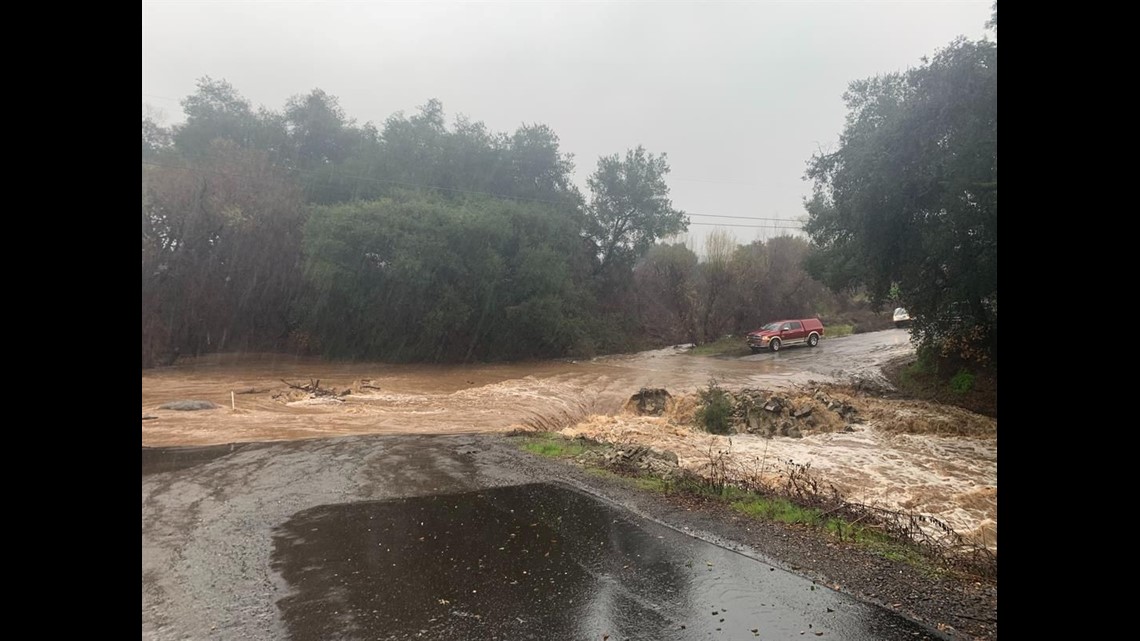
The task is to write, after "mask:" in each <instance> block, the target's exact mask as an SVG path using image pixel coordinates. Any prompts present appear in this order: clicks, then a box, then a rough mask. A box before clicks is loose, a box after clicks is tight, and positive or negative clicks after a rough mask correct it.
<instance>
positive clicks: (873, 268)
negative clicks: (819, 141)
mask: <svg viewBox="0 0 1140 641" xmlns="http://www.w3.org/2000/svg"><path fill="white" fill-rule="evenodd" d="M844 97H845V100H846V102H847V107H848V109H849V113H848V116H847V122H846V126H845V127H844V131H843V135H842V137H841V139H840V147H839V149H838V150H837V151H835V152H833V153H829V154H819V155H816V156H814V157H813V158H812V159H811V161H810V163H809V169H808V172H807V175H808V177H809V178H810V179H812V180H813V181H814V183H815V189H814V195H813V197H812V198H811V199H810V200H809V201H808V202H807V203H806V206H807V209H808V214H809V218H808V222H807V224H806V226H805V230H806V231H807V232H808V233H809V235H810V236H811V238H812V240H813V242H814V243H815V244H816V245H817V246H818V248H819V249H820V252H819V253H818V255H817V256H815V257H814V258H813V260H812V263H811V267H812V270H813V273H814V274H815V275H816V276H817V277H819V278H821V279H823V280H825V281H827V282H828V284H829V285H831V286H832V287H835V288H839V287H843V286H851V285H865V286H866V288H867V292H868V294H869V295H870V297H871V300H872V302H873V303H875V304H876V305H879V304H881V303H882V302H883V301H884V300H886V299H887V298H888V296H889V294H890V292H891V290H892V287H897V291H898V293H899V294H900V296H901V299H902V303H903V304H904V305H905V306H906V308H907V309H908V310H909V311H910V313H911V316H912V318H913V319H914V323H915V325H914V335H915V337H916V339H917V340H918V341H919V342H920V344H926V345H934V344H941V345H944V346H945V345H948V344H952V343H957V344H959V345H960V344H961V341H960V340H959V339H962V338H964V337H965V336H966V335H967V334H968V335H969V343H970V344H971V345H973V346H975V347H977V346H981V347H982V352H983V353H982V354H981V355H980V356H981V357H982V358H988V357H992V356H994V354H995V348H996V328H997V44H996V43H993V42H990V41H988V40H982V41H980V42H971V41H968V40H966V39H958V40H955V41H954V42H953V43H951V44H950V45H949V46H948V47H947V48H945V49H943V50H941V51H939V52H938V53H937V54H936V55H935V56H934V58H933V59H932V60H929V61H924V64H923V65H922V66H920V67H918V68H914V69H911V70H909V71H907V72H905V73H895V74H888V75H885V76H879V77H876V78H870V79H867V80H861V81H857V82H853V83H852V84H851V85H850V88H849V90H848V92H847V93H846V94H845V96H844Z"/></svg>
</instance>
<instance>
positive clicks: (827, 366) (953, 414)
mask: <svg viewBox="0 0 1140 641" xmlns="http://www.w3.org/2000/svg"><path fill="white" fill-rule="evenodd" d="M911 351H912V348H911V345H910V343H909V338H908V335H907V333H906V332H905V331H899V330H888V331H884V332H875V333H871V334H861V335H856V336H849V337H843V338H835V339H826V340H824V341H823V342H821V344H820V345H819V347H817V348H814V349H811V348H799V349H788V350H784V351H782V352H780V353H777V354H767V353H765V354H757V355H753V356H747V357H743V358H713V357H700V356H693V355H691V354H687V353H685V350H683V349H677V348H668V349H663V350H656V351H651V352H645V353H641V354H636V355H626V356H611V357H602V358H596V359H592V360H583V361H572V360H562V361H544V362H533V363H513V364H495V365H463V366H434V365H390V364H377V363H333V362H328V361H323V360H318V359H308V358H296V357H290V356H278V355H214V356H210V357H206V358H199V359H190V360H185V361H182V362H180V363H179V364H178V365H177V366H175V367H170V368H161V369H155V370H147V371H144V372H143V375H142V413H143V415H144V417H148V418H147V420H144V421H143V424H142V425H143V427H142V445H143V446H144V447H164V446H191V445H192V446H204V445H218V444H227V443H241V442H264V441H286V440H296V439H308V438H317V437H328V436H343V435H356V434H446V433H473V432H506V431H511V430H515V429H520V428H522V429H534V430H544V431H560V430H561V431H563V432H564V433H565V434H567V435H587V436H591V437H594V438H598V439H602V440H608V441H611V442H635V443H644V444H650V445H654V446H655V447H659V448H662V449H670V450H673V451H675V452H676V453H677V454H678V456H679V457H680V459H681V463H682V465H685V466H687V467H699V465H700V463H701V459H702V457H706V458H707V453H708V452H709V451H710V449H719V450H727V451H730V452H732V456H734V457H737V458H738V459H739V460H740V461H741V462H748V463H749V464H751V465H754V466H759V467H761V468H763V467H766V466H772V467H775V466H777V465H781V464H783V463H785V462H787V461H794V462H795V463H797V464H810V465H811V469H812V470H814V471H816V472H818V473H820V474H822V475H823V477H824V478H825V479H827V480H829V481H831V482H833V483H834V484H835V485H836V486H837V487H839V488H840V489H841V490H842V491H844V493H845V494H846V495H847V496H848V498H849V500H858V501H864V502H867V503H869V504H874V505H880V506H883V507H887V508H892V509H901V510H906V511H911V512H919V513H923V514H929V515H932V516H935V517H938V518H939V519H941V520H943V521H945V522H947V523H948V524H949V525H951V527H953V528H954V529H955V530H957V531H959V532H960V533H962V534H964V535H967V536H973V537H976V538H977V539H979V540H983V541H984V542H985V543H986V544H987V545H989V546H990V547H993V548H995V549H996V544H997V536H996V535H997V520H996V519H997V516H996V507H997V498H996V486H997V447H996V440H995V438H994V437H993V436H994V435H995V434H996V421H994V420H992V419H986V418H984V417H978V416H977V415H968V413H964V412H962V411H960V410H956V409H953V408H944V409H940V408H938V407H936V406H927V405H914V404H911V405H907V404H905V403H901V404H899V405H898V409H897V410H896V411H897V412H898V413H899V414H900V415H913V416H914V417H916V418H915V420H917V421H918V422H922V421H943V422H950V423H962V424H965V423H970V424H971V425H975V424H981V425H982V429H981V430H980V431H981V433H982V435H981V436H977V435H972V436H944V435H936V434H921V433H919V434H907V433H901V434H900V433H895V432H891V431H888V430H886V429H881V428H880V427H879V426H877V425H876V421H875V420H873V419H872V420H868V421H866V423H865V424H863V425H860V426H859V427H858V429H857V431H855V432H849V433H844V432H838V433H830V432H822V433H808V434H807V435H805V437H804V438H802V439H792V438H783V437H776V438H771V439H766V438H763V437H760V436H753V435H747V434H742V435H737V436H733V437H732V438H731V439H725V438H721V437H712V436H709V435H707V434H703V433H700V432H696V431H694V430H693V429H691V428H689V427H687V426H684V425H678V424H676V423H675V422H672V421H670V420H668V419H667V418H658V417H638V416H633V415H630V414H629V413H628V412H626V411H624V407H625V405H626V403H627V401H628V400H629V397H630V395H632V394H633V393H635V392H637V391H638V390H639V389H640V388H642V387H662V388H666V389H668V390H669V391H670V392H671V393H672V394H673V395H674V396H675V397H683V396H685V395H692V394H694V393H695V392H696V391H697V390H698V388H701V387H703V386H705V385H707V384H708V382H709V380H710V379H712V378H715V379H716V380H717V381H718V382H719V383H720V384H721V385H722V386H724V387H725V388H728V389H740V388H745V387H750V388H758V389H765V390H790V389H794V388H796V387H797V386H805V385H808V384H810V383H813V382H820V383H835V382H842V381H845V380H848V379H849V378H850V377H861V378H864V379H866V378H876V377H878V378H881V367H882V365H883V364H885V363H886V362H887V361H889V360H890V359H892V358H894V357H896V356H900V355H905V354H908V353H910V352H911ZM318 381H319V385H320V387H321V388H322V389H329V390H332V391H334V392H335V393H336V394H337V396H335V397H319V398H308V397H307V395H306V394H304V393H302V392H299V391H297V390H293V389H291V388H290V387H289V386H288V385H287V383H291V384H294V385H302V384H312V383H316V382H318ZM231 393H232V396H231ZM177 400H207V401H212V402H213V403H215V404H217V405H218V406H220V407H219V408H218V409H213V410H205V411H176V410H166V409H160V407H159V406H161V405H162V404H164V403H168V402H171V401H177ZM231 403H232V404H233V405H232V406H231ZM978 431H979V430H977V429H974V430H973V432H978Z"/></svg>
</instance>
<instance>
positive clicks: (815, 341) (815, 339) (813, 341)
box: [808, 334, 819, 347]
mask: <svg viewBox="0 0 1140 641" xmlns="http://www.w3.org/2000/svg"><path fill="white" fill-rule="evenodd" d="M816 345H819V334H812V335H811V336H808V347H815V346H816Z"/></svg>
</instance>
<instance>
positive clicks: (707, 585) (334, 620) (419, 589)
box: [142, 435, 938, 640]
mask: <svg viewBox="0 0 1140 641" xmlns="http://www.w3.org/2000/svg"><path fill="white" fill-rule="evenodd" d="M142 459H143V460H142V468H143V469H142V486H143V488H142V490H143V505H142V516H143V528H142V532H143V537H142V543H143V545H142V552H143V554H142V558H143V568H142V569H143V573H142V593H143V603H142V606H143V610H142V614H143V617H142V619H143V620H142V636H143V638H144V639H297V640H307V639H432V640H450V639H455V640H474V639H503V640H509V639H599V640H605V639H645V640H650V639H678V640H680V639H757V638H759V639H802V638H824V639H845V640H859V639H883V640H893V639H933V638H938V637H937V636H936V635H935V634H934V633H932V632H930V631H927V630H925V629H924V628H921V627H919V626H917V625H915V624H912V623H910V622H908V621H906V620H905V619H902V618H900V617H898V616H897V615H895V614H893V613H890V612H888V611H886V610H883V609H880V608H877V607H873V606H870V605H866V604H863V603H860V602H858V601H856V600H854V599H852V598H850V597H848V596H846V595H843V594H840V593H837V592H835V591H832V590H830V589H828V588H826V587H824V586H821V585H815V584H813V583H812V582H811V581H809V580H807V579H804V578H802V577H799V576H796V575H794V574H792V573H789V572H785V571H784V570H782V569H779V568H778V567H775V566H774V565H772V564H770V562H769V561H768V560H766V559H764V558H763V557H762V556H761V555H759V554H758V553H756V552H755V551H753V550H749V549H746V548H740V546H738V545H734V544H733V543H732V542H730V541H723V540H717V539H715V537H712V536H711V535H704V534H701V533H700V532H695V531H686V530H688V526H687V525H686V524H685V523H684V522H682V521H677V520H673V521H669V520H668V519H666V520H657V519H655V518H653V517H649V516H648V515H646V514H645V513H644V511H643V510H640V509H638V507H637V505H636V501H631V500H630V499H629V496H628V495H629V492H628V491H625V492H622V491H614V489H613V484H612V482H605V481H603V480H601V479H597V478H591V477H590V475H588V474H585V473H583V472H581V471H580V470H577V469H575V468H573V467H571V466H567V465H563V464H560V463H556V462H551V461H547V460H543V459H539V458H537V457H534V456H532V455H530V454H527V453H524V452H521V451H519V450H517V449H516V448H515V446H514V444H513V443H511V442H509V441H507V440H505V439H504V438H502V437H497V436H490V435H488V436H471V435H465V436H351V437H343V438H336V439H320V440H308V441H294V442H286V443H274V444H241V445H232V446H230V445H226V446H217V447H209V448H189V449H144V450H143V457H142Z"/></svg>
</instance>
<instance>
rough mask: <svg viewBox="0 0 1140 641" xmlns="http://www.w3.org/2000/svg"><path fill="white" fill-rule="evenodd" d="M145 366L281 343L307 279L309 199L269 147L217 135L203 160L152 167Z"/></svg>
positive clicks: (145, 227)
mask: <svg viewBox="0 0 1140 641" xmlns="http://www.w3.org/2000/svg"><path fill="white" fill-rule="evenodd" d="M142 178H143V180H142V314H143V331H142V339H143V365H144V367H145V366H147V365H148V364H153V363H155V362H157V361H158V360H160V359H162V358H163V357H164V355H166V354H169V353H172V352H181V353H183V354H190V353H201V352H206V351H214V350H221V349H226V348H231V349H232V348H234V347H237V348H275V347H279V346H280V345H282V344H283V342H284V340H285V338H286V336H287V334H288V332H289V329H290V326H289V313H290V306H291V304H292V302H293V298H294V296H295V294H296V291H297V286H298V285H299V283H300V272H299V267H300V258H301V254H300V250H301V228H302V225H303V223H304V203H303V200H302V197H301V192H300V190H299V189H297V188H296V186H295V185H294V184H293V183H292V181H291V180H290V176H289V175H288V174H287V172H284V171H281V170H280V169H278V168H276V167H274V166H273V165H272V163H270V162H269V161H268V159H267V158H266V154H265V153H264V152H260V151H256V150H250V149H242V148H240V147H239V146H238V145H236V144H235V143H233V142H230V141H225V140H218V141H216V142H215V143H213V144H212V145H211V147H210V150H209V152H208V153H207V155H206V156H205V157H204V158H203V159H202V160H201V161H200V163H199V164H196V165H192V164H185V163H179V164H175V163H174V161H170V162H169V163H163V164H160V165H144V166H143V174H142Z"/></svg>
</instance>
